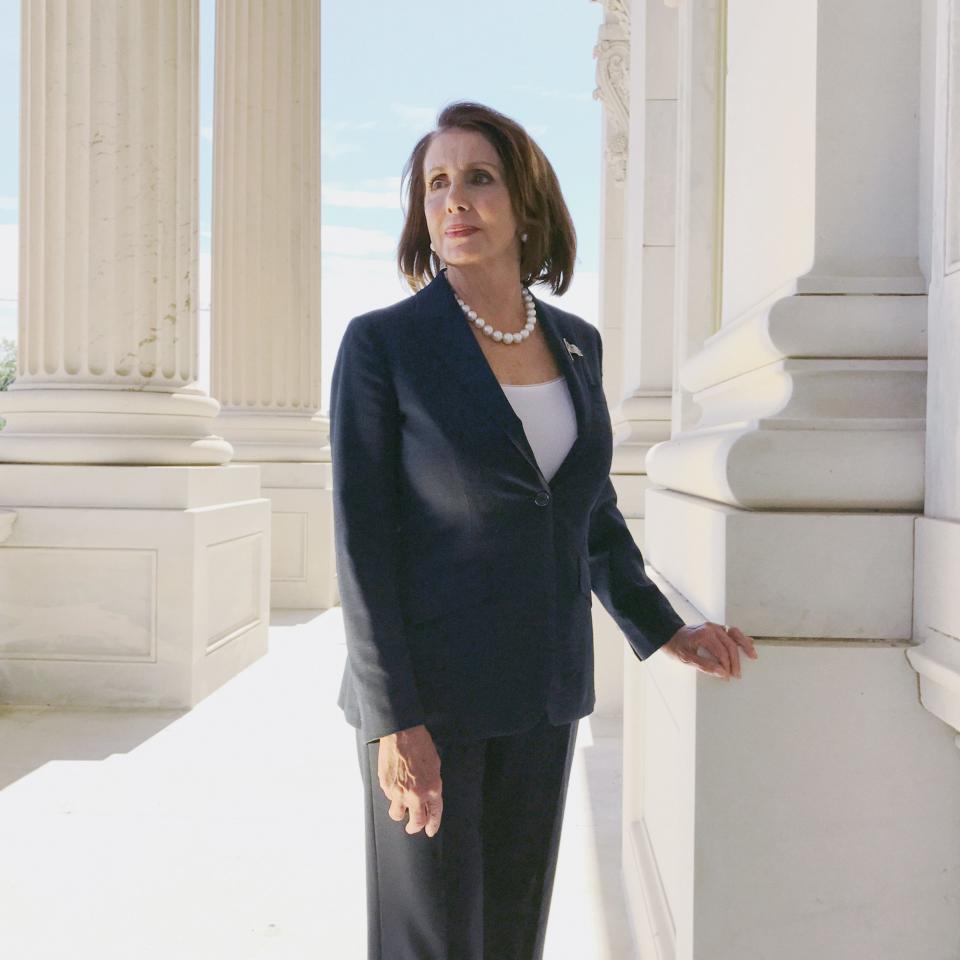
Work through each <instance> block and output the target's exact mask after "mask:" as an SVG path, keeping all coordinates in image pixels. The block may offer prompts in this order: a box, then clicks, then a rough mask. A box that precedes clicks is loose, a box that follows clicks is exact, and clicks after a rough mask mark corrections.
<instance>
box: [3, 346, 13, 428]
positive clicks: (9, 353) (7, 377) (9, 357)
mask: <svg viewBox="0 0 960 960" xmlns="http://www.w3.org/2000/svg"><path fill="white" fill-rule="evenodd" d="M16 375H17V345H16V343H15V342H14V341H13V340H7V339H5V338H4V339H0V390H6V389H7V387H9V386H10V384H11V383H13V378H14V377H16ZM6 425H7V421H6V420H4V419H3V417H0V430H2V429H3V428H4V427H5V426H6Z"/></svg>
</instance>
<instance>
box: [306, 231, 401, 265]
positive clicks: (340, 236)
mask: <svg viewBox="0 0 960 960" xmlns="http://www.w3.org/2000/svg"><path fill="white" fill-rule="evenodd" d="M396 248H397V237H395V236H393V235H392V234H389V233H387V232H386V231H385V230H364V229H361V228H360V227H335V226H330V225H321V227H320V250H321V252H322V253H324V254H330V255H335V256H345V257H372V256H378V255H379V256H381V257H382V256H383V255H384V254H387V255H391V254H393V253H394V252H395V251H396Z"/></svg>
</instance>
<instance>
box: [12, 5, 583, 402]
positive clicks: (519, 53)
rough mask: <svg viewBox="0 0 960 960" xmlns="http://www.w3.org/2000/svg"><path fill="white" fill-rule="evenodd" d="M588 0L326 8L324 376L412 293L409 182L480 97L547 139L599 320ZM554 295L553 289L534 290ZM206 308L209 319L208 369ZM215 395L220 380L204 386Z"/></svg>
mask: <svg viewBox="0 0 960 960" xmlns="http://www.w3.org/2000/svg"><path fill="white" fill-rule="evenodd" d="M214 7H215V3H214V0H201V58H200V63H201V92H200V103H201V110H200V128H201V129H200V177H201V182H200V236H201V244H200V252H201V263H200V277H201V291H200V304H201V308H204V307H206V306H207V305H208V304H209V286H208V279H209V251H210V196H211V192H210V170H211V167H210V161H211V139H210V136H211V129H212V115H213V40H214ZM19 20H20V0H0V337H4V336H5V337H10V338H14V339H15V338H16V305H15V298H16V269H15V261H16V227H15V225H16V223H17V192H18V178H19V169H18V168H19V160H18V140H19V119H18V118H19V83H20V74H19V60H20V49H19ZM601 20H602V8H601V7H600V5H599V4H596V3H590V2H589V0H524V2H522V3H518V2H517V0H485V2H484V3H482V4H474V3H466V2H464V3H448V4H445V5H440V4H435V3H433V4H431V3H427V2H425V0H405V2H403V3H397V2H396V0H368V2H366V3H364V4H357V3H355V2H353V0H325V2H324V3H323V4H322V7H321V28H322V40H321V44H322V47H321V171H322V172H321V179H322V189H321V196H322V214H321V219H322V248H323V249H322V256H321V290H322V298H323V300H322V304H323V319H324V334H323V345H322V349H323V371H324V384H325V390H324V393H325V395H326V385H327V384H328V383H329V375H330V372H331V371H332V364H333V357H334V354H335V352H336V345H337V343H338V342H339V338H340V335H341V333H342V330H343V327H344V326H345V325H346V322H347V321H348V320H349V319H350V317H351V316H353V315H355V314H358V313H362V312H364V311H365V310H369V309H372V308H374V307H377V306H383V305H385V304H388V303H392V302H394V301H396V300H399V299H400V298H401V297H403V296H406V295H408V293H409V291H408V290H407V289H406V287H404V286H403V285H402V284H401V283H400V281H399V279H398V278H397V276H396V268H395V265H394V261H393V255H394V247H395V245H396V238H397V236H398V234H399V231H400V226H401V216H402V213H401V206H400V172H401V170H402V168H403V164H404V162H405V160H406V158H407V156H408V155H409V153H410V150H411V149H412V147H413V145H414V143H415V142H416V141H417V139H419V137H420V136H421V135H422V134H423V133H425V132H426V131H427V130H428V129H430V128H431V127H432V125H433V121H434V119H435V117H436V114H437V112H438V111H439V109H440V108H441V107H442V106H443V105H444V104H445V103H448V102H450V101H452V100H459V99H471V100H477V101H480V102H481V103H486V104H488V105H489V106H492V107H494V108H496V109H497V110H500V111H502V112H503V113H506V114H508V115H509V116H512V117H513V118H514V119H516V120H518V121H519V122H520V123H522V124H523V125H524V126H525V127H526V128H527V129H528V130H529V131H530V133H531V134H532V135H533V136H534V138H535V139H536V140H537V142H538V143H539V144H540V146H541V147H542V148H543V150H544V152H545V153H546V154H547V156H548V157H549V158H550V161H551V163H552V164H553V166H554V168H555V169H556V171H557V175H558V177H559V179H560V184H561V187H562V189H563V191H564V196H565V197H566V200H567V203H568V205H569V207H570V211H571V214H572V215H573V219H574V223H575V225H576V228H577V234H578V241H579V250H578V263H577V271H576V272H575V275H574V283H573V285H572V287H571V290H570V291H569V293H568V294H567V295H566V297H564V298H563V299H562V301H560V302H561V303H562V304H563V305H564V306H565V307H566V308H567V309H570V310H573V311H574V312H575V313H579V314H580V315H581V316H584V317H585V318H586V319H588V320H590V321H591V322H596V317H595V313H596V291H597V271H598V265H597V261H598V249H599V229H600V163H601V141H600V131H601V108H600V104H599V103H598V102H597V101H595V100H593V98H592V92H593V88H594V86H595V81H594V63H595V61H594V59H593V54H592V51H593V46H594V44H595V43H596V36H597V28H598V26H599V24H600V22H601ZM534 292H535V293H536V294H537V295H538V296H541V297H544V298H545V299H552V298H550V297H547V296H546V293H545V290H544V289H543V288H535V291H534ZM205 313H206V311H204V310H203V309H201V317H200V320H201V368H202V369H203V368H205V355H206V344H205V342H204V336H205V332H206V330H207V329H208V319H209V318H208V317H207V316H206V315H205ZM200 385H201V386H206V384H205V382H204V380H201V383H200Z"/></svg>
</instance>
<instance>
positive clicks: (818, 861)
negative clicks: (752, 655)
mask: <svg viewBox="0 0 960 960" xmlns="http://www.w3.org/2000/svg"><path fill="white" fill-rule="evenodd" d="M658 584H659V585H660V586H661V588H662V589H663V590H664V591H665V592H666V593H667V596H668V597H669V599H670V601H671V603H673V604H674V606H675V607H676V608H677V610H678V611H679V612H680V613H681V615H682V616H683V617H684V619H685V620H687V622H688V623H696V622H700V621H702V620H703V619H704V617H705V616H706V614H707V611H700V610H697V609H695V608H694V607H692V606H690V605H689V604H687V603H686V602H685V600H684V598H683V597H682V596H680V594H678V593H677V592H676V591H674V590H672V588H671V585H670V584H669V583H667V582H666V581H664V580H662V579H658ZM756 646H757V652H758V653H759V659H758V660H756V661H752V660H746V661H742V662H743V679H742V680H740V681H729V682H724V681H722V680H718V679H717V678H713V677H710V676H708V675H706V674H702V673H697V672H695V671H692V670H691V669H690V668H689V667H687V666H684V665H683V664H680V663H678V662H677V661H676V660H672V659H670V658H669V657H668V656H666V655H665V654H662V653H657V654H654V656H653V657H651V658H650V659H649V660H648V661H646V662H645V663H644V664H643V666H642V668H641V669H639V670H636V669H633V668H632V667H630V666H629V665H628V674H627V689H628V693H629V695H628V697H627V702H626V704H625V710H624V749H625V750H627V751H629V753H628V756H629V757H630V758H631V761H632V762H631V764H630V765H629V767H625V769H624V803H625V809H624V819H625V822H626V827H625V830H624V834H623V864H624V879H625V883H626V894H627V901H628V903H629V905H630V913H631V918H632V921H633V924H634V930H635V933H636V934H637V942H638V946H639V955H640V956H643V957H647V956H649V957H654V958H656V957H662V958H675V960H681V958H687V960H690V958H699V957H709V958H710V960H742V958H743V957H745V956H757V957H776V958H777V960H809V958H810V957H818V958H823V960H851V958H854V957H856V958H860V957H871V958H873V957H876V958H883V960H888V958H889V960H894V958H896V957H906V956H910V957H948V956H951V955H952V950H953V947H954V946H955V945H956V943H957V942H958V938H960V888H958V887H957V884H956V883H955V882H954V878H955V877H956V876H957V874H958V871H960V843H958V840H957V838H958V837H960V807H958V805H957V803H956V797H957V795H958V791H960V764H958V763H957V756H956V753H957V751H956V748H955V746H954V744H953V736H952V732H951V731H950V730H949V729H948V728H947V727H946V726H945V725H944V724H941V723H940V722H939V721H938V720H937V719H936V718H935V717H933V716H931V715H930V714H929V713H928V712H927V711H926V710H924V708H923V706H922V705H921V704H920V702H919V701H918V699H917V695H916V679H915V675H914V673H913V670H912V669H911V667H910V664H909V663H908V662H907V657H906V653H907V651H908V649H910V648H909V645H908V644H907V643H905V642H902V641H886V640H847V641H836V640H821V641H816V642H813V641H810V640H794V639H790V640H775V639H772V638H765V637H761V638H760V639H758V641H757V644H756Z"/></svg>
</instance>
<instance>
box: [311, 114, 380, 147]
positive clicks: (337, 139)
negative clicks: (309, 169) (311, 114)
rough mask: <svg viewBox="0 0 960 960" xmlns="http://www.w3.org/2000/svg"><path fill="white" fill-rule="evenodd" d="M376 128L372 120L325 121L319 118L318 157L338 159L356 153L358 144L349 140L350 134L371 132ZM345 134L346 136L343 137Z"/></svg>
mask: <svg viewBox="0 0 960 960" xmlns="http://www.w3.org/2000/svg"><path fill="white" fill-rule="evenodd" d="M375 126H376V122H375V121H373V120H326V119H324V118H323V117H321V118H320V155H321V156H324V157H339V156H342V155H343V154H345V153H357V152H358V151H359V150H360V144H359V143H356V142H354V141H353V140H351V139H350V136H349V135H350V134H353V133H357V132H358V131H362V130H371V129H373V127H375ZM344 134H346V135H347V136H343V135H344Z"/></svg>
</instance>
